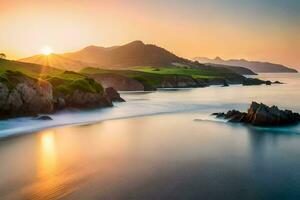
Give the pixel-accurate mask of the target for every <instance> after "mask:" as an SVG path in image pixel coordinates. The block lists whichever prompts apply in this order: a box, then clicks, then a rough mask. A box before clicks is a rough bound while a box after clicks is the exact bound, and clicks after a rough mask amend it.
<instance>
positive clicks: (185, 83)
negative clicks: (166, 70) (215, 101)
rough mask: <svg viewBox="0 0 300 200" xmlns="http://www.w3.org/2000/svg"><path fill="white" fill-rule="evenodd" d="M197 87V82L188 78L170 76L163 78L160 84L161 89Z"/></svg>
mask: <svg viewBox="0 0 300 200" xmlns="http://www.w3.org/2000/svg"><path fill="white" fill-rule="evenodd" d="M197 86H198V82H197V80H195V79H193V78H192V77H190V76H176V75H175V76H170V77H167V78H165V79H164V80H163V81H162V83H161V87H162V88H186V87H197Z"/></svg>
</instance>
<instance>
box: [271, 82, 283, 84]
mask: <svg viewBox="0 0 300 200" xmlns="http://www.w3.org/2000/svg"><path fill="white" fill-rule="evenodd" d="M273 84H283V83H282V82H280V81H274V82H273Z"/></svg>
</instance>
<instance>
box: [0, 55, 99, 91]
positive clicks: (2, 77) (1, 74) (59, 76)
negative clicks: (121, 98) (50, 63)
mask: <svg viewBox="0 0 300 200" xmlns="http://www.w3.org/2000/svg"><path fill="white" fill-rule="evenodd" d="M26 78H30V79H34V80H36V81H37V80H38V79H43V80H47V81H49V82H50V83H51V84H52V86H53V90H54V92H55V93H57V94H58V93H63V94H71V93H73V92H74V91H75V90H80V91H83V92H91V93H98V92H102V91H103V87H102V86H101V85H100V84H99V83H97V82H96V81H94V80H93V79H91V78H88V77H87V76H85V75H83V74H80V73H76V72H71V71H63V70H59V69H56V68H52V67H45V66H41V65H36V64H29V63H23V62H17V61H10V60H4V59H0V82H1V83H4V84H5V85H7V87H8V88H9V89H10V90H11V89H13V88H15V86H16V85H17V84H18V83H20V82H23V81H24V79H26Z"/></svg>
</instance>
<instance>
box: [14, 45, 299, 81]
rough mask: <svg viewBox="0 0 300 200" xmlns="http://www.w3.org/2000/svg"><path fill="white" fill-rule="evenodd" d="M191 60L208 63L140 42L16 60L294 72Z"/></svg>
mask: <svg viewBox="0 0 300 200" xmlns="http://www.w3.org/2000/svg"><path fill="white" fill-rule="evenodd" d="M195 60H197V61H199V62H201V63H208V64H205V65H204V64H200V63H199V62H194V61H192V60H188V59H185V58H181V57H179V56H177V55H175V54H173V53H171V52H170V51H168V50H166V49H164V48H161V47H159V46H156V45H153V44H144V43H143V42H142V41H133V42H131V43H128V44H125V45H121V46H113V47H99V46H88V47H86V48H83V49H81V50H79V51H75V52H70V53H63V54H51V55H48V56H45V55H41V54H40V55H35V56H32V57H28V58H23V59H20V60H19V61H22V62H27V63H35V64H40V65H44V66H51V67H56V68H60V69H64V70H72V71H79V70H81V69H83V68H86V67H95V68H102V69H103V68H106V69H120V68H128V67H135V66H154V67H170V66H176V67H188V68H190V67H193V68H202V69H205V68H207V67H222V68H227V69H230V70H231V71H234V72H236V73H238V74H241V75H254V74H255V73H254V72H256V73H257V72H258V73H260V72H296V70H293V69H290V68H287V67H285V66H282V65H276V64H271V63H260V62H250V61H246V60H229V61H225V60H222V59H221V58H216V59H212V60H211V59H207V58H196V59H195ZM253 71H254V72H253Z"/></svg>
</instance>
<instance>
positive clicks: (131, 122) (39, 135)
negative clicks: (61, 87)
mask: <svg viewBox="0 0 300 200" xmlns="http://www.w3.org/2000/svg"><path fill="white" fill-rule="evenodd" d="M260 76H264V78H265V79H271V80H279V81H282V82H285V83H286V84H284V85H273V86H249V87H242V86H231V87H226V88H222V87H208V88H199V89H181V90H162V91H157V92H151V93H123V94H122V96H123V97H124V98H125V99H126V100H127V102H126V103H120V104H117V105H116V107H114V108H109V109H102V110H94V111H85V112H74V111H72V112H71V111H70V112H62V113H59V114H55V115H52V117H53V119H54V120H53V121H51V122H43V121H42V122H40V121H38V122H37V121H35V120H32V119H30V118H20V119H13V120H6V121H1V122H0V127H1V130H0V134H2V136H7V135H13V134H20V133H26V132H31V131H32V130H39V129H42V128H44V127H51V126H57V125H63V124H71V123H85V122H95V121H102V120H105V121H102V122H99V123H91V124H82V125H72V126H65V127H61V128H51V129H45V130H40V131H38V132H36V133H33V134H23V135H19V136H17V137H9V138H4V137H3V138H2V139H1V140H0V161H1V164H0V199H1V200H2V199H3V200H6V199H7V200H11V199H12V200H14V199H20V200H21V199H22V200H23V199H43V200H47V199H69V200H76V199H86V200H89V199H92V200H93V199H97V200H98V199H108V200H110V199H112V200H118V199H130V200H131V199H138V200H140V199H147V200H148V199H149V200H156V199H272V200H273V199H299V198H300V126H292V127H284V128H254V127H251V126H243V125H238V124H229V123H226V122H224V121H219V120H216V119H214V118H213V117H212V116H211V115H210V114H211V113H212V112H218V111H227V110H228V109H233V108H234V109H241V110H246V109H247V107H248V106H249V103H251V101H252V100H255V101H259V102H264V103H266V104H269V105H271V104H275V105H278V106H279V107H282V108H288V109H292V110H294V111H297V112H299V111H300V102H299V100H300V94H299V88H300V87H299V86H300V76H299V75H298V74H275V75H270V74H263V75H260ZM130 117H134V118H130ZM107 119H111V120H107ZM112 119H114V120H112Z"/></svg>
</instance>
